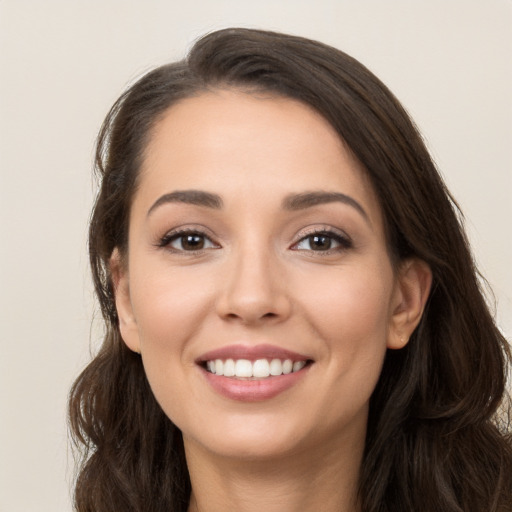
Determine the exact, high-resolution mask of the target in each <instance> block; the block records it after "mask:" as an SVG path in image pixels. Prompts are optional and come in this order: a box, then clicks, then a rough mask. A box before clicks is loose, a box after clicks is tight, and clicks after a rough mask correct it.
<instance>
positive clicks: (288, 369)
mask: <svg viewBox="0 0 512 512" xmlns="http://www.w3.org/2000/svg"><path fill="white" fill-rule="evenodd" d="M292 370H293V362H292V361H291V359H286V360H285V361H283V373H284V374H285V375H288V374H289V373H292Z"/></svg>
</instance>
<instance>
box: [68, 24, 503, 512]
mask: <svg viewBox="0 0 512 512" xmlns="http://www.w3.org/2000/svg"><path fill="white" fill-rule="evenodd" d="M219 87H222V88H229V87H233V88H239V89H240V88H242V89H244V90H247V91H249V92H250V91H266V92H271V93H274V94H277V95H280V96H285V97H290V98H294V99H297V100H300V101H302V102H304V103H306V104H308V105H310V106H312V107H313V108H314V109H315V110H316V111H318V112H319V113H320V114H321V115H322V116H324V117H325V118H326V119H327V120H328V121H329V122H330V123H331V124H332V126H333V127H334V128H335V129H336V130H337V132H338V134H339V136H340V138H341V139H342V140H343V141H345V143H346V144H347V146H348V147H349V148H350V149H351V151H352V152H353V153H354V155H355V156H356V157H357V158H358V159H359V161H360V162H361V163H362V164H363V166H364V168H365V169H366V172H367V174H368V176H369V178H370V179H371V182H372V183H373V186H374V189H375V190H376V192H377V195H378V197H379V200H380V204H381V208H382V211H383V214H384V218H385V222H386V229H387V235H388V242H389V247H390V251H391V253H392V255H393V259H394V260H395V261H396V262H400V260H403V259H405V258H408V257H411V256H415V257H418V258H421V259H422V260H424V261H425V262H427V263H428V264H429V265H430V268H431V269H432V272H433V287H432V292H431V295H430V299H429V302H428V305H427V308H426V311H425V313H424V316H423V319H422V321H421V323H420V325H419V327H418V328H417V329H416V331H415V332H414V334H413V336H412V338H411V340H410V342H409V344H408V345H407V346H406V347H405V348H404V349H402V350H399V351H388V353H387V355H386V359H385V362H384V367H383V370H382V374H381V377H380V380H379V382H378V385H377V387H376V389H375V391H374V393H373V395H372V398H371V403H370V415H369V424H368V433H367V439H366V449H365V456H364V461H363V466H362V468H361V478H360V489H359V494H360V499H361V503H362V510H363V511H364V512H377V511H379V512H384V511H389V512H391V511H393V512H399V511H404V512H405V511H407V512H409V511H411V510H414V511H422V512H430V511H431V512H439V511H443V512H462V511H465V512H468V511H474V512H476V511H478V512H481V511H484V510H485V511H488V512H491V511H493V512H498V511H499V512H504V511H511V510H512V447H511V442H510V430H509V429H510V426H509V423H508V422H507V421H506V419H507V414H506V412H507V411H508V410H509V409H508V408H507V407H508V402H507V401H506V392H505V380H506V370H507V367H508V364H509V363H510V350H509V348H508V345H507V342H506V340H505V339H504V338H503V336H502V335H501V333H500V332H499V330H498V329H497V327H496V326H495V323H494V321H493V318H492V315H491V313H490V312H489V308H488V306H487V304H486V302H485V299H484V297H483V293H482V290H481V289H480V282H481V279H480V278H479V275H478V273H477V270H476V268H475V265H474V262H473V259H472V256H471V253H470V250H469V248H468V242H467V239H466V237H465V235H464V230H463V227H462V222H461V219H462V216H461V214H460V211H459V209H458V207H457V205H456V203H455V201H454V200H453V198H452V197H451V196H450V194H449V192H448V191H447V190H446V187H445V185H444V183H443V181H442V179H441V178H440V176H439V173H438V172H437V170H436V167H435V165H434V164H433V162H432V159H431V158H430V156H429V154H428V152H427V150H426V148H425V145H424V143H423V141H422V138H421V136H420V135H419V133H418V131H417V129H416V128H415V126H414V124H413V123H412V121H411V120H410V118H409V117H408V115H407V114H406V112H405V111H404V109H403V108H402V107H401V105H400V104H399V103H398V101H397V100H396V99H395V98H394V96H393V95H392V94H391V92H390V91H389V90H388V89H387V88H386V87H385V86H384V85H383V84H382V83H381V82H380V81H379V80H378V79H377V78H376V77H375V76H374V75H373V74H372V73H371V72H370V71H368V70H367V69H366V68H365V67H364V66H363V65H361V64H360V63H359V62H358V61H356V60H355V59H353V58H351V57H349V56H348V55H346V54H344V53H343V52H341V51H338V50H336V49H334V48H332V47H329V46H326V45H324V44H321V43H318V42H315V41H310V40H307V39H304V38H300V37H294V36H289V35H284V34H277V33H271V32H263V31H257V30H249V29H226V30H221V31H218V32H214V33H212V34H209V35H207V36H205V37H203V38H202V39H200V40H199V41H198V42H197V43H196V44H195V45H194V46H193V48H192V49H191V51H190V53H189V55H188V57H187V58H186V59H185V60H183V61H180V62H177V63H173V64H169V65H165V66H162V67H159V68H157V69H155V70H154V71H152V72H150V73H148V74H147V75H145V76H144V77H143V78H141V79H140V80H139V81H138V82H137V83H135V84H134V85H133V86H131V87H130V88H129V89H128V90H127V91H126V92H125V93H124V94H123V95H122V96H121V97H120V98H119V100H118V101H117V102H116V103H115V105H114V106H113V107H112V109H111V111H110V113H109V114H108V116H107V118H106V120H105V122H104V124H103V127H102V129H101V132H100V135H99V139H98V145H97V153H96V167H97V171H98V173H99V177H100V180H101V189H100V192H99V195H98V197H97V200H96V204H95V206H94V211H93V215H92V219H91V223H90V231H89V251H90V261H91V267H92V274H93V279H94V284H95V287H96V293H97V296H98V299H99V302H100V305H101V310H102V313H103V317H104V320H105V328H106V332H105V340H104V343H103V345H102V347H101V349H100V351H99V353H98V354H97V355H96V357H95V358H94V359H93V361H92V362H91V363H90V364H89V365H88V366H87V367H86V369H85V370H84V371H83V373H82V374H81V375H80V376H79V378H78V379H77V381H76V382H75V384H74V386H73V388H72V390H71V395H70V409H69V411H70V413H69V414H70V427H71V432H72V435H73V439H74V441H75V444H76V445H77V447H78V448H80V449H81V450H80V451H81V453H82V459H81V463H80V468H79V473H78V477H77V482H76V487H75V505H76V510H78V511H79V512H86V511H87V512H92V511H94V512H107V511H108V512H112V511H113V510H116V511H118V510H119V511H120V510H122V511H123V512H129V511H133V512H135V511H138V512H142V511H144V512H152V511H154V512H164V511H165V512H170V511H175V512H176V511H185V510H186V509H187V506H188V499H189V495H190V480H189V476H188V471H187V466H186V461H185V457H184V450H183V442H182V437H181V433H180V431H179V430H178V429H177V427H175V426H174V425H173V424H172V422H171V421H170V420H169V419H168V418H167V417H166V416H165V414H164V413H163V412H162V410H161V409H160V407H159V405H158V404H157V403H156V400H155V399H154V397H153V395H152V393H151V390H150V388H149V385H148V383H147V380H146V377H145V375H144V370H143V367H142V362H141V359H140V357H139V356H138V355H137V354H134V353H132V352H131V351H129V350H128V349H127V347H126V346H125V344H124V343H123V341H122V339H121V336H120V333H119V328H118V318H117V313H116V309H115V303H114V294H113V285H112V279H111V275H110V270H109V259H110V256H111V254H112V251H113V250H114V249H115V248H118V249H119V250H120V251H121V253H123V251H125V250H126V246H127V233H128V219H129V211H130V205H131V201H132V197H133V194H134V193H135V190H136V187H137V174H138V170H139V166H140V163H141V158H142V155H143V152H144V149H145V145H146V143H147V140H148V137H150V135H151V128H152V127H153V126H154V124H155V122H156V121H157V120H158V119H159V117H160V116H161V115H162V114H163V113H164V112H165V110H166V109H167V108H169V106H171V105H172V104H174V103H176V102H177V101H180V99H183V98H186V97H191V96H193V95H196V94H200V93H201V92H202V91H205V90H208V89H211V88H219ZM500 406H501V408H502V409H503V411H505V412H503V411H502V414H499V408H500ZM505 409H506V410H505Z"/></svg>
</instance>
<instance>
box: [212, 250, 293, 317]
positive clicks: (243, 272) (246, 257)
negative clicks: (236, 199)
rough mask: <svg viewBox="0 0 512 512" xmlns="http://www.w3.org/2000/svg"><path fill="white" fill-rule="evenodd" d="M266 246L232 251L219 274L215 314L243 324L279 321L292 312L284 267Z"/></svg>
mask: <svg viewBox="0 0 512 512" xmlns="http://www.w3.org/2000/svg"><path fill="white" fill-rule="evenodd" d="M277 259H278V258H277V256H276V255H274V254H272V251H271V250H269V248H268V247H267V248H265V247H263V248H261V250H256V249H255V247H254V245H253V246H252V247H249V248H248V250H245V251H239V252H236V251H234V254H233V256H232V257H231V258H229V259H228V261H226V266H225V267H224V269H225V270H224V273H223V275H221V276H220V280H221V282H222V288H221V293H220V294H219V296H218V300H217V314H218V315H219V316H220V317H222V318H223V319H224V320H228V321H235V322H236V321H237V322H240V323H242V324H245V325H257V324H265V323H278V322H282V321H284V320H285V319H286V318H288V316H289V315H290V312H291V308H292V306H291V301H290V297H289V294H288V290H287V286H286V279H285V276H284V273H283V271H282V270H283V269H282V268H281V267H280V265H279V263H278V262H277V261H276V260H277Z"/></svg>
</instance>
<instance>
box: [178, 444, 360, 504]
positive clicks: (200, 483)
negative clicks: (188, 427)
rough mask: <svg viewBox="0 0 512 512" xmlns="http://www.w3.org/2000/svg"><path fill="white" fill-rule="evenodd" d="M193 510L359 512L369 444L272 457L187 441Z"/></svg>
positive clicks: (345, 445) (346, 445) (347, 445)
mask: <svg viewBox="0 0 512 512" xmlns="http://www.w3.org/2000/svg"><path fill="white" fill-rule="evenodd" d="M185 447H186V452H187V463H188V466H189V472H190V478H191V483H192V496H191V501H190V507H189V512H225V511H226V510H237V511H238V512H260V511H261V510H265V511H266V512H278V511H279V512H299V511H300V512H313V511H314V512H317V511H318V510H319V509H321V510H322V511H323V512H358V511H359V507H358V505H357V485H358V476H359V469H360V466H361V460H362V452H363V447H364V443H360V444H359V443H346V444H344V445H341V446H337V447H336V449H333V447H332V446H329V447H325V449H323V450H318V449H316V450H308V451H307V453H306V451H304V452H302V453H294V454H289V455H287V456H280V457H279V458H277V457H276V458H274V459H272V460H268V459H266V460H254V459H252V460H246V459H233V458H225V457H222V456H219V455H216V454H211V453H209V452H207V451H206V450H204V449H203V448H202V447H201V446H199V445H197V444H195V443H194V442H193V441H190V440H186V442H185Z"/></svg>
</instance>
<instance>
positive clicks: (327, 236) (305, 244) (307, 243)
mask: <svg viewBox="0 0 512 512" xmlns="http://www.w3.org/2000/svg"><path fill="white" fill-rule="evenodd" d="M350 247H352V242H351V241H350V240H349V239H348V238H347V237H344V236H342V235H340V234H338V233H333V232H329V231H321V232H317V233H311V234H310V235H308V236H305V237H304V238H302V239H301V240H299V242H297V243H296V244H295V245H294V246H293V247H292V249H294V250H297V251H315V252H327V251H330V250H342V249H349V248H350Z"/></svg>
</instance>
